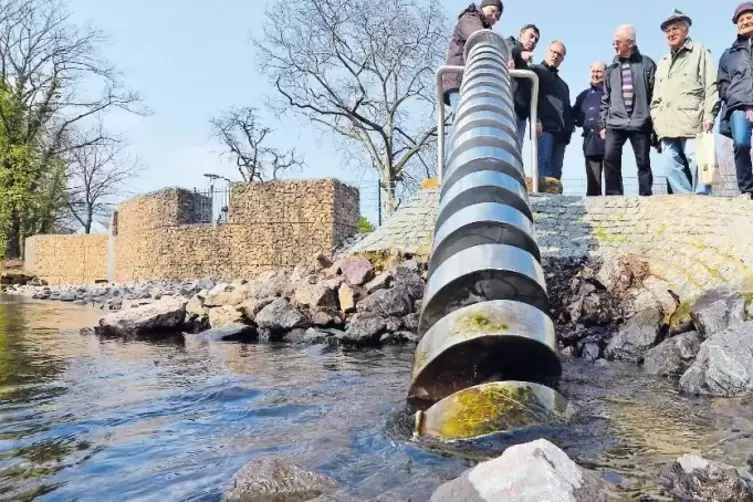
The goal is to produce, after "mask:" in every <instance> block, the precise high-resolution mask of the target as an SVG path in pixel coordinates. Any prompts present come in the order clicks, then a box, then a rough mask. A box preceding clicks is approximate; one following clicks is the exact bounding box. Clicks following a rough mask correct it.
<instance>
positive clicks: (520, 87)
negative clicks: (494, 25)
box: [507, 37, 531, 119]
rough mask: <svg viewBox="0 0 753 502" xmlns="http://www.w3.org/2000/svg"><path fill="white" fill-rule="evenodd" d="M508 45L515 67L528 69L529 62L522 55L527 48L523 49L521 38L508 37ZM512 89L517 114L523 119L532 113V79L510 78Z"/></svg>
mask: <svg viewBox="0 0 753 502" xmlns="http://www.w3.org/2000/svg"><path fill="white" fill-rule="evenodd" d="M507 46H508V47H509V48H510V58H511V59H512V60H513V61H514V62H515V69H516V70H528V69H529V68H528V63H526V62H525V61H524V60H523V57H522V56H521V54H522V53H523V51H524V50H525V49H523V44H521V43H520V40H518V39H517V38H515V37H510V38H508V39H507ZM510 89H511V90H512V95H513V104H514V105H515V114H516V115H517V116H518V117H519V118H521V119H527V118H528V117H529V116H530V115H531V81H530V80H528V79H527V78H512V79H510Z"/></svg>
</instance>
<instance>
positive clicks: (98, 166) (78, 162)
mask: <svg viewBox="0 0 753 502" xmlns="http://www.w3.org/2000/svg"><path fill="white" fill-rule="evenodd" d="M95 135H99V136H101V137H106V135H105V134H104V133H96V134H95ZM87 136H88V137H92V135H87ZM125 154H126V145H125V144H124V143H123V142H121V141H118V140H114V139H111V140H107V141H100V142H98V143H93V144H88V145H85V146H82V147H79V148H75V149H73V150H71V151H70V153H69V155H68V157H69V163H68V191H67V198H66V201H67V204H68V208H69V210H70V214H71V216H73V218H74V219H75V220H76V221H77V222H78V223H79V224H80V225H81V226H82V227H83V229H84V232H85V233H87V234H88V233H90V232H91V229H92V224H94V223H95V222H96V220H97V218H102V217H105V216H107V215H109V214H110V212H111V210H112V207H113V205H114V202H115V201H114V200H113V197H115V196H117V195H120V194H121V193H122V191H123V189H124V187H125V184H126V183H127V182H128V181H131V180H132V179H134V178H136V177H138V175H139V174H140V173H141V171H142V166H141V165H140V164H139V163H138V162H136V161H134V160H132V159H130V158H128V157H127V156H126V155H125Z"/></svg>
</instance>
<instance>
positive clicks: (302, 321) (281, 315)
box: [254, 298, 309, 332]
mask: <svg viewBox="0 0 753 502" xmlns="http://www.w3.org/2000/svg"><path fill="white" fill-rule="evenodd" d="M254 320H255V321H256V324H257V325H258V326H259V327H261V328H266V329H268V330H270V331H273V332H275V331H287V330H291V329H294V328H306V327H308V323H309V320H308V317H307V316H306V315H305V314H304V313H303V312H301V311H300V310H298V309H297V308H296V307H294V306H293V305H292V304H291V303H290V302H289V301H288V300H286V299H285V298H278V299H276V300H274V301H273V302H272V303H270V304H269V305H267V306H266V307H264V308H263V309H261V310H260V311H259V313H258V314H256V318H255V319H254Z"/></svg>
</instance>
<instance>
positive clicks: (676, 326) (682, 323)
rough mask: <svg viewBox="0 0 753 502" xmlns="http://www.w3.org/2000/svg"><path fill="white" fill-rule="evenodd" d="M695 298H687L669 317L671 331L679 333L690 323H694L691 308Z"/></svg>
mask: <svg viewBox="0 0 753 502" xmlns="http://www.w3.org/2000/svg"><path fill="white" fill-rule="evenodd" d="M694 302H695V299H693V300H685V301H684V302H682V303H681V304H680V305H678V306H677V309H676V310H675V311H674V313H673V314H672V315H671V316H670V317H669V332H670V333H677V332H679V331H683V330H684V328H685V327H687V326H688V325H689V324H693V319H692V318H691V317H690V308H691V307H692V306H693V303H694Z"/></svg>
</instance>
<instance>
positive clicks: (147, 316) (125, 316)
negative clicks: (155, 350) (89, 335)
mask: <svg viewBox="0 0 753 502" xmlns="http://www.w3.org/2000/svg"><path fill="white" fill-rule="evenodd" d="M186 303H187V302H186V299H185V298H173V297H169V298H166V299H164V300H158V301H156V302H154V303H150V304H148V305H143V306H141V307H135V308H131V309H128V310H122V311H119V312H115V313H112V314H107V315H106V316H104V317H102V318H101V319H100V320H99V323H98V325H97V326H95V327H94V332H95V333H97V334H98V335H106V336H127V335H138V334H143V333H156V332H160V331H177V330H179V329H181V328H182V326H183V321H184V319H185V315H186Z"/></svg>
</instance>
